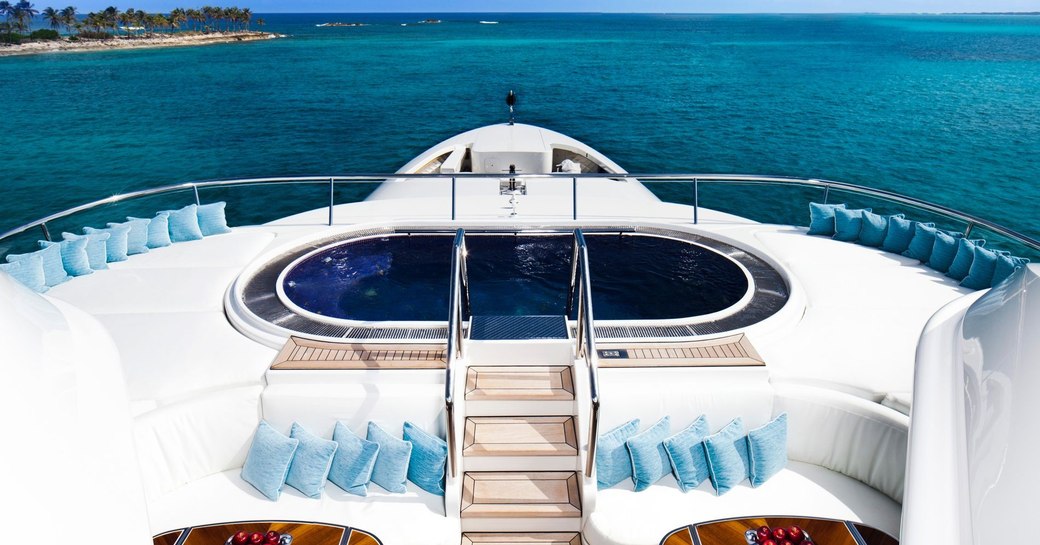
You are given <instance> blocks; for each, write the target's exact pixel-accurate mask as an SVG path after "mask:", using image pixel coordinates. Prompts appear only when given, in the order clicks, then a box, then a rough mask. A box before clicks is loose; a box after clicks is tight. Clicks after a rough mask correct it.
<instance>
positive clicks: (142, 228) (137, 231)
mask: <svg viewBox="0 0 1040 545" xmlns="http://www.w3.org/2000/svg"><path fill="white" fill-rule="evenodd" d="M108 226H109V227H119V226H126V227H128V228H129V231H127V233H126V255H137V254H146V253H148V220H129V221H125V222H123V223H109V224H108Z"/></svg>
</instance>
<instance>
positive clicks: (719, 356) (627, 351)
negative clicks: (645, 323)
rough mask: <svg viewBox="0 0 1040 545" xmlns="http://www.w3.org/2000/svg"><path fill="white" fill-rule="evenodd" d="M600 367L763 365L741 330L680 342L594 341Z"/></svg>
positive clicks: (760, 357)
mask: <svg viewBox="0 0 1040 545" xmlns="http://www.w3.org/2000/svg"><path fill="white" fill-rule="evenodd" d="M596 352H597V354H598V355H599V366H600V367H744V366H757V365H765V362H764V361H763V360H762V356H759V355H758V351H757V350H755V347H754V346H751V341H749V340H748V338H747V336H745V335H744V334H743V333H740V334H737V335H731V336H729V337H722V338H718V339H709V340H704V341H688V342H682V343H607V342H600V343H598V344H597V348H596Z"/></svg>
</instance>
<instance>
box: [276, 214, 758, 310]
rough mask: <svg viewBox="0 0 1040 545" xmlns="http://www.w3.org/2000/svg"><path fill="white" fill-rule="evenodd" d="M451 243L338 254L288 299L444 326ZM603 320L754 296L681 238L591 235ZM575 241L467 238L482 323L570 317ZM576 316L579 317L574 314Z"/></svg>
mask: <svg viewBox="0 0 1040 545" xmlns="http://www.w3.org/2000/svg"><path fill="white" fill-rule="evenodd" d="M452 241H453V237H452V236H450V235H442V234H435V235H427V234H421V235H395V236H386V237H378V238H369V239H361V240H357V241H352V242H347V243H344V244H339V245H336V246H332V247H329V248H327V249H324V250H321V251H319V252H316V253H314V254H311V255H309V256H307V257H305V258H304V259H303V260H301V261H299V262H298V263H296V264H295V265H294V266H291V267H290V269H289V270H288V271H287V272H286V274H285V275H284V277H283V279H282V288H283V290H284V293H285V295H286V296H287V297H288V298H289V300H290V301H291V302H292V303H293V304H295V305H297V306H299V307H301V308H303V309H304V310H307V311H309V312H313V313H315V314H319V315H322V316H327V317H333V318H344V319H349V320H362V321H445V320H447V318H448V286H449V282H450V278H451V247H452ZM586 242H587V244H588V249H589V272H590V275H591V279H592V301H593V308H594V312H595V317H596V319H597V320H661V319H672V318H687V317H695V316H701V315H705V314H711V313H714V312H718V311H721V310H724V309H727V308H729V307H730V306H732V305H733V304H735V303H737V302H738V301H740V300H741V298H743V297H744V295H745V293H746V292H747V291H748V279H747V276H746V274H745V273H744V270H743V269H742V268H741V267H740V266H738V265H737V264H736V263H735V262H734V261H732V260H731V259H729V258H728V257H725V256H723V255H721V254H719V253H717V252H714V251H712V250H709V249H707V248H704V247H702V246H699V245H696V244H691V243H688V242H683V241H679V240H675V239H669V238H663V237H656V236H648V235H632V234H625V235H619V234H618V233H613V234H587V235H586ZM573 244H574V239H573V237H571V236H569V235H513V234H494V235H480V234H476V235H473V234H468V235H467V236H466V246H467V251H468V257H467V260H466V264H467V267H468V271H469V282H470V297H471V308H472V313H473V314H476V315H562V314H564V312H565V311H566V307H567V291H568V284H569V280H570V271H571V257H572V252H573ZM572 317H573V313H572Z"/></svg>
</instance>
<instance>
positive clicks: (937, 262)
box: [928, 231, 964, 273]
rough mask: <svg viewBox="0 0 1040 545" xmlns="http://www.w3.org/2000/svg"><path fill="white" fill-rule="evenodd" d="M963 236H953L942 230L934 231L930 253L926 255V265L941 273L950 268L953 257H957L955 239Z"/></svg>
mask: <svg viewBox="0 0 1040 545" xmlns="http://www.w3.org/2000/svg"><path fill="white" fill-rule="evenodd" d="M962 238H964V237H963V236H961V237H955V236H953V235H950V234H949V233H946V232H944V231H936V232H935V242H934V243H933V244H932V255H930V256H928V266H929V267H930V268H932V269H934V270H936V271H939V272H941V273H946V272H947V271H949V270H950V265H953V259H954V258H955V257H957V241H958V240H960V239H962Z"/></svg>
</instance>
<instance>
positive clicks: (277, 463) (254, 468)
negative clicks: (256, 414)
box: [242, 420, 300, 501]
mask: <svg viewBox="0 0 1040 545" xmlns="http://www.w3.org/2000/svg"><path fill="white" fill-rule="evenodd" d="M299 444H300V442H299V441H298V440H296V439H293V438H291V437H286V436H285V435H283V434H281V433H279V432H278V430H276V429H274V428H272V427H271V426H270V425H269V424H268V423H267V422H266V421H263V420H261V421H260V425H259V426H257V428H256V433H255V434H254V435H253V444H252V445H249V454H247V455H246V463H245V465H243V466H242V480H243V481H245V482H247V483H249V484H251V485H253V486H254V487H256V489H257V490H259V491H260V493H262V494H263V495H265V496H267V497H268V499H270V500H271V501H274V500H277V499H278V496H280V495H281V494H282V485H284V484H285V478H286V476H287V475H288V474H289V465H290V464H292V459H293V455H295V454H296V448H297V447H298V446H299Z"/></svg>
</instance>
